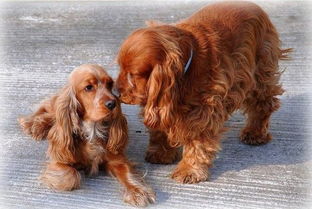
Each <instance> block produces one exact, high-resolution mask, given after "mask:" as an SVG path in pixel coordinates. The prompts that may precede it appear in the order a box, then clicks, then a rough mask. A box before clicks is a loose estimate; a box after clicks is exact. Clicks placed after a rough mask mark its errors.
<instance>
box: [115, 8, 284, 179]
mask: <svg viewBox="0 0 312 209" xmlns="http://www.w3.org/2000/svg"><path fill="white" fill-rule="evenodd" d="M289 51H290V49H287V50H282V49H281V48H280V40H279V37H278V33H277V31H276V29H275V27H274V26H273V24H272V23H271V21H270V19H269V17H268V15H267V14H266V13H265V12H264V11H263V10H262V9H261V8H260V7H259V6H257V5H255V4H254V3H250V2H223V3H216V4H212V5H210V6H207V7H205V8H203V9H201V10H200V11H198V12H197V13H195V14H193V15H192V16H191V17H189V18H187V19H185V20H182V21H181V22H178V23H175V24H170V25H168V24H162V23H157V22H153V21H152V22H149V27H147V28H142V29H138V30H136V31H134V32H133V33H132V34H131V35H130V36H129V37H128V38H127V39H126V40H125V41H124V43H123V44H122V46H121V48H120V51H119V55H118V63H119V65H120V74H119V77H118V79H117V88H118V90H119V92H120V93H121V101H122V102H124V103H128V104H139V105H141V106H142V116H143V118H144V124H145V125H146V126H147V127H148V128H149V130H150V144H149V147H148V151H147V154H146V160H147V161H148V162H151V163H172V162H174V161H175V160H176V159H177V158H178V151H177V147H179V146H183V156H182V160H181V161H180V162H179V164H178V166H177V167H176V169H175V171H174V172H173V173H172V178H173V179H174V180H176V181H177V182H181V183H196V182H199V181H205V180H206V179H207V178H208V168H209V167H210V166H211V165H212V162H213V159H214V158H215V155H216V153H217V152H218V150H220V138H221V134H222V132H224V130H225V128H224V122H225V121H226V120H228V118H229V116H230V115H231V114H232V113H233V112H234V111H235V110H238V109H241V110H242V111H243V112H244V113H245V114H246V115H247V117H248V119H247V123H246V127H245V128H244V129H243V130H242V132H241V136H240V138H241V141H242V142H243V143H246V144H250V145H260V144H265V143H267V142H269V141H270V140H271V135H270V133H269V132H268V128H269V119H270V116H271V114H272V112H274V111H276V110H277V109H278V108H279V106H280V102H279V99H278V98H277V96H278V95H281V94H282V93H283V89H282V87H281V85H280V84H279V78H280V75H281V72H280V71H279V70H278V61H279V60H280V59H286V58H287V52H289Z"/></svg>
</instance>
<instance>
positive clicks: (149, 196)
mask: <svg viewBox="0 0 312 209" xmlns="http://www.w3.org/2000/svg"><path fill="white" fill-rule="evenodd" d="M155 200H156V195H155V192H154V191H153V190H152V189H151V188H149V187H141V186H140V187H133V188H131V189H127V190H126V191H125V194H124V201H125V202H126V203H129V204H130V205H133V206H138V207H145V206H147V205H148V204H151V203H154V202H155Z"/></svg>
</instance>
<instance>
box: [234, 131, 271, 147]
mask: <svg viewBox="0 0 312 209" xmlns="http://www.w3.org/2000/svg"><path fill="white" fill-rule="evenodd" d="M240 140H241V142H243V143H244V144H248V145H263V144H267V143H268V142H270V141H271V140H272V136H271V134H270V133H266V134H261V133H259V134H258V133H256V132H255V131H252V130H243V131H242V133H241V135H240Z"/></svg>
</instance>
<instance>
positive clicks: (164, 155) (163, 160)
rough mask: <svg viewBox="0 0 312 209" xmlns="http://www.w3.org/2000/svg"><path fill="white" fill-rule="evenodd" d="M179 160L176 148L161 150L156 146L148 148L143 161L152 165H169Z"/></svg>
mask: <svg viewBox="0 0 312 209" xmlns="http://www.w3.org/2000/svg"><path fill="white" fill-rule="evenodd" d="M178 158H179V151H178V149H176V148H170V149H166V150H165V149H163V148H161V147H158V146H153V147H149V148H148V150H147V152H146V156H145V161H147V162H149V163H153V164H171V163H174V162H175V161H176V160H178Z"/></svg>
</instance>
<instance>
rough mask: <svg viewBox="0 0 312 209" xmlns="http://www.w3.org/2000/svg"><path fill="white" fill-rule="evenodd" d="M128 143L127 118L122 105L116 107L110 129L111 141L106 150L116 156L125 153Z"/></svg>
mask: <svg viewBox="0 0 312 209" xmlns="http://www.w3.org/2000/svg"><path fill="white" fill-rule="evenodd" d="M127 142H128V125H127V120H126V118H125V116H124V115H123V114H122V112H121V107H120V103H119V102H118V105H117V107H116V115H115V116H114V118H113V120H112V123H111V125H110V129H109V139H108V142H107V146H106V149H107V150H109V151H110V152H112V153H114V154H119V153H123V151H124V149H125V147H126V144H127Z"/></svg>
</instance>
